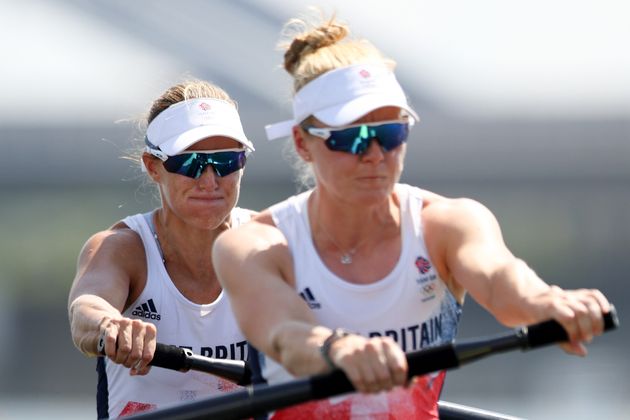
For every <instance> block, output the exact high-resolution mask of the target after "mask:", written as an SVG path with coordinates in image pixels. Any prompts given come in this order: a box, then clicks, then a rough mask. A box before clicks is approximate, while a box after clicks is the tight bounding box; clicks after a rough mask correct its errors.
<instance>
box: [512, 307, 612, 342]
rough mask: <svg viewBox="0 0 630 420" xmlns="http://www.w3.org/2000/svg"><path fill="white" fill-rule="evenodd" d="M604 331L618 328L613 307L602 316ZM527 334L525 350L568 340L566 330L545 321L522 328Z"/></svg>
mask: <svg viewBox="0 0 630 420" xmlns="http://www.w3.org/2000/svg"><path fill="white" fill-rule="evenodd" d="M603 318H604V331H610V330H614V329H616V328H617V327H619V318H618V316H617V310H616V309H615V307H614V306H613V305H611V306H610V312H608V313H605V314H604V315H603ZM524 328H525V330H526V334H527V348H530V349H535V348H538V347H542V346H546V345H548V344H552V343H558V342H564V341H567V340H568V339H569V336H568V334H567V332H566V330H565V329H564V328H563V327H562V325H560V324H559V323H558V322H556V321H545V322H541V323H540V324H535V325H531V326H529V327H524Z"/></svg>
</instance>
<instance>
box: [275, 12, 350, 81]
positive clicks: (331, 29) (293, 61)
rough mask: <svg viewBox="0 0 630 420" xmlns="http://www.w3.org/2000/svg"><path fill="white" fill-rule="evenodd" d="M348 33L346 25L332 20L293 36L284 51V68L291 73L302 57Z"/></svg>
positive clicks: (338, 39) (340, 38) (333, 42)
mask: <svg viewBox="0 0 630 420" xmlns="http://www.w3.org/2000/svg"><path fill="white" fill-rule="evenodd" d="M348 33H349V30H348V27H347V26H345V25H341V24H339V23H337V22H334V21H332V20H331V21H329V22H327V23H326V24H324V25H322V26H319V27H317V28H315V29H313V30H312V31H310V32H306V33H304V34H302V35H300V36H297V37H295V39H294V40H293V42H291V44H290V46H289V48H288V49H287V51H286V52H285V53H284V68H285V69H286V71H287V72H289V73H290V74H291V75H293V74H294V71H295V69H296V68H297V66H298V64H299V63H300V61H301V60H302V58H303V57H305V56H307V55H309V54H312V53H314V52H315V51H317V50H319V49H320V48H325V47H327V46H329V45H333V44H335V43H337V42H338V41H340V40H342V39H344V38H345V37H346V36H347V35H348Z"/></svg>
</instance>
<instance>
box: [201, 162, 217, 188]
mask: <svg viewBox="0 0 630 420" xmlns="http://www.w3.org/2000/svg"><path fill="white" fill-rule="evenodd" d="M217 177H218V175H217V173H216V172H215V171H214V168H213V167H212V165H208V166H206V167H205V168H204V169H203V172H202V173H201V176H200V177H199V178H197V185H199V188H201V189H202V190H206V191H212V190H215V189H217V187H218V185H219V183H218V180H217Z"/></svg>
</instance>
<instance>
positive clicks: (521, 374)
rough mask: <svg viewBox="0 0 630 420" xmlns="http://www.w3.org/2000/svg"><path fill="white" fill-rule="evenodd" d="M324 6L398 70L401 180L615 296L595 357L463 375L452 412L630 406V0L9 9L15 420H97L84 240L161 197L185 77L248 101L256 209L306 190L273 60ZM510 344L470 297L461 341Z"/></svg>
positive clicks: (544, 353) (3, 354)
mask: <svg viewBox="0 0 630 420" xmlns="http://www.w3.org/2000/svg"><path fill="white" fill-rule="evenodd" d="M307 5H319V6H321V7H322V9H323V10H324V11H325V12H327V13H331V12H334V11H336V12H337V14H338V17H339V18H340V19H342V20H345V21H346V22H348V23H349V24H350V25H351V28H352V29H353V30H354V34H355V35H358V36H362V37H366V38H368V39H370V40H372V42H373V43H374V44H376V45H377V46H378V47H379V48H381V49H382V50H383V51H384V52H385V53H386V54H387V55H388V56H390V57H391V58H393V59H394V60H396V61H397V62H398V67H397V75H398V78H399V80H400V81H401V83H402V85H403V86H404V87H405V88H406V91H407V92H408V94H409V97H410V100H411V103H412V104H413V106H414V107H415V109H416V110H417V111H418V113H419V114H420V115H421V118H422V123H421V124H420V125H418V126H416V128H415V129H414V130H413V132H412V136H411V138H410V141H409V147H408V155H407V160H406V168H405V174H404V177H403V181H404V182H408V183H411V184H415V185H419V186H422V187H425V188H427V189H431V190H433V191H435V192H438V193H441V194H444V195H447V196H453V197H455V196H467V197H472V198H474V199H477V200H480V201H481V202H483V203H485V204H486V205H487V206H488V207H489V208H490V209H491V210H492V211H493V212H494V213H495V215H496V216H497V218H498V219H499V222H500V223H501V224H502V227H503V233H504V236H505V239H506V242H507V243H508V245H509V246H510V248H511V249H512V250H513V251H514V253H516V254H517V255H519V256H521V257H522V258H524V259H525V260H526V261H527V262H528V263H529V264H530V265H531V266H532V267H533V268H534V269H535V270H536V271H537V272H538V273H539V274H540V276H542V277H543V278H544V279H546V280H547V281H548V282H549V283H553V284H558V285H560V286H561V287H565V288H580V287H589V288H599V289H601V290H602V291H603V292H604V293H605V294H606V295H607V296H608V297H609V298H610V299H611V301H612V302H614V303H615V304H616V306H617V309H618V312H619V316H620V318H621V321H622V328H621V329H620V330H618V331H616V332H613V333H610V334H607V335H605V336H603V337H600V338H598V339H597V340H595V341H594V342H593V343H592V344H591V345H590V347H589V348H590V354H589V356H588V357H587V358H585V359H579V358H576V357H569V356H566V355H565V354H564V353H563V352H562V351H561V350H560V349H558V348H557V347H551V348H546V349H542V350H536V351H532V352H527V353H520V352H515V353H507V354H503V355H497V356H493V357H491V358H488V359H485V360H482V361H479V362H476V363H474V364H471V365H469V366H465V367H462V368H460V369H459V370H455V371H452V372H451V373H450V374H449V375H447V381H446V386H445V389H444V392H443V395H442V398H443V399H444V400H447V401H450V402H455V403H460V404H469V405H473V406H476V407H482V408H485V409H490V410H496V411H502V412H505V413H508V414H511V415H515V416H521V417H526V418H532V419H559V418H566V419H592V418H610V419H613V418H623V417H624V416H625V415H626V413H627V412H628V411H629V410H630V402H628V395H630V380H629V379H628V378H630V362H629V361H628V356H627V354H628V350H627V348H628V345H629V344H630V339H629V335H628V333H627V332H626V330H625V328H624V326H625V325H624V321H627V318H628V316H630V315H628V314H629V312H630V305H629V304H628V302H630V292H628V287H627V286H626V284H625V282H626V281H627V280H628V273H629V272H630V258H629V257H628V255H627V254H628V250H629V249H630V211H629V209H630V164H629V162H630V49H629V48H628V43H629V42H630V26H629V25H628V22H629V21H630V5H629V4H628V3H627V2H625V1H622V0H618V1H614V0H599V1H575V0H572V1H569V0H556V1H553V2H549V1H543V0H531V1H528V2H516V1H505V0H479V1H475V2H468V1H465V0H451V1H446V2H432V1H418V0H390V1H387V2H382V1H369V0H345V1H343V2H342V1H339V2H331V1H319V0H312V1H309V2H307V1H302V0H299V1H296V0H292V1H288V0H287V1H279V0H256V1H254V0H231V1H212V2H210V1H202V0H196V1H193V0H182V1H178V2H175V1H167V0H153V1H150V2H149V1H133V2H130V1H126V0H108V1H101V0H48V1H44V0H20V1H17V0H14V1H12V0H0V34H1V36H0V52H1V54H2V64H1V65H0V147H1V149H0V197H2V198H1V200H0V419H22V418H25V419H26V418H28V419H30V418H47V419H50V418H60V419H62V418H63V419H68V418H77V419H82V418H86V419H89V418H95V414H96V411H95V398H94V395H95V386H96V375H95V371H94V368H95V361H94V360H91V359H87V358H84V357H83V356H82V355H81V354H80V353H79V352H78V351H77V350H75V349H74V347H73V345H72V342H71V339H70V334H69V328H68V322H67V314H66V299H67V294H68V291H69V288H70V285H71V282H72V278H73V275H74V268H75V262H76V257H77V254H78V252H79V250H80V248H81V246H82V245H83V243H84V242H85V240H86V239H87V238H88V237H89V236H90V235H91V234H92V233H94V232H96V231H98V230H102V229H104V228H106V227H108V226H109V225H111V224H112V223H114V222H116V221H117V220H119V219H121V218H122V217H124V216H126V215H128V214H133V213H136V212H139V211H147V210H149V209H151V208H153V207H154V206H155V205H156V204H157V201H156V197H155V194H154V191H153V190H152V189H151V188H150V187H149V186H147V185H146V184H144V183H143V178H142V175H141V174H140V173H139V171H138V169H137V168H136V167H134V165H133V164H131V163H130V162H129V161H127V160H125V159H122V157H123V156H124V155H125V154H126V152H127V150H128V148H129V146H130V144H131V141H132V139H134V138H139V137H142V133H139V132H138V130H137V129H136V125H135V123H134V119H137V118H139V117H140V116H142V114H143V113H144V112H145V111H146V110H147V109H148V107H149V105H150V103H151V101H152V100H153V99H154V98H155V97H157V96H158V95H159V94H161V92H162V91H163V90H164V89H166V88H167V87H168V86H169V85H171V84H173V83H175V82H177V81H181V80H182V79H183V78H185V77H187V76H195V77H199V78H204V79H208V80H210V81H213V82H215V83H217V84H219V85H220V86H222V87H223V88H225V89H226V90H227V91H228V92H229V93H230V94H231V95H232V96H233V97H234V98H235V99H237V100H238V102H239V106H240V113H241V118H242V120H243V123H244V126H245V131H246V132H247V133H248V135H249V136H250V138H252V139H253V140H254V142H255V144H256V148H257V151H256V152H255V154H254V155H253V156H252V158H251V159H250V161H249V163H248V167H247V170H246V173H245V177H244V180H243V191H242V195H241V200H240V205H242V206H244V207H251V208H255V209H262V208H264V207H266V206H268V205H269V204H271V203H273V202H276V201H279V200H280V199H282V198H284V197H285V196H287V195H289V194H292V193H294V192H295V191H296V187H295V184H294V182H293V177H292V171H291V169H290V166H289V164H288V163H287V162H286V161H285V160H283V158H282V157H281V155H282V148H283V142H282V141H279V142H271V143H270V142H267V141H266V139H265V137H264V129H263V127H264V125H265V124H268V123H271V122H276V121H280V120H284V119H287V118H288V117H290V106H289V104H290V102H289V99H290V79H289V77H288V76H287V75H286V74H285V73H284V71H283V70H282V69H281V67H280V64H281V62H282V53H281V52H280V51H278V50H277V49H276V44H277V42H278V40H279V36H280V30H281V27H282V25H283V23H284V22H285V21H286V20H287V19H288V18H289V17H292V16H296V15H298V14H300V13H304V12H306V11H307V9H306V6H307ZM501 331H504V328H503V327H501V326H500V325H499V324H497V323H496V322H495V321H494V319H493V318H491V317H489V316H488V315H487V314H486V313H485V312H484V311H483V310H482V309H480V308H479V307H478V306H477V305H476V304H475V303H474V301H472V300H468V301H467V302H466V305H465V308H464V318H463V323H462V327H461V330H460V333H459V338H460V339H464V338H471V337H475V336H480V335H489V334H494V333H497V332H501Z"/></svg>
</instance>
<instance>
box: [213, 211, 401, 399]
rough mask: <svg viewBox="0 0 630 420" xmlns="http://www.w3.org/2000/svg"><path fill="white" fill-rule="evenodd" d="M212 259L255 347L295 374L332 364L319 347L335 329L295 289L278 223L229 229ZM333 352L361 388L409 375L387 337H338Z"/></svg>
mask: <svg viewBox="0 0 630 420" xmlns="http://www.w3.org/2000/svg"><path fill="white" fill-rule="evenodd" d="M213 262H214V265H215V269H216V271H217V274H218V276H219V279H220V281H221V283H222V285H223V287H224V289H225V290H226V291H227V293H228V294H229V295H230V301H231V302H232V308H233V310H234V312H235V315H236V317H237V319H238V321H239V325H240V327H241V329H242V331H243V333H244V334H245V336H246V337H247V338H248V340H249V341H250V342H251V343H252V344H253V345H254V346H255V347H256V348H258V349H259V350H261V351H262V352H264V353H265V354H267V355H268V356H269V357H271V358H273V359H274V360H276V361H278V362H279V363H281V364H282V365H283V366H284V367H285V369H287V371H289V372H290V373H291V374H293V375H296V376H303V375H311V374H315V373H321V372H324V371H326V370H328V369H329V367H328V365H327V364H326V362H325V360H324V358H323V357H322V354H321V352H320V347H321V345H322V344H323V343H324V341H325V339H326V338H327V337H328V336H329V335H330V334H331V333H332V331H331V330H330V329H329V328H327V327H324V326H319V325H317V321H316V319H315V317H314V316H313V314H312V312H311V310H310V309H309V308H308V306H307V305H306V303H305V302H304V301H303V300H302V299H301V298H300V297H299V295H298V294H297V292H296V291H295V290H294V288H293V274H292V270H293V265H292V260H291V256H290V253H289V250H288V247H287V244H286V242H285V239H284V236H283V235H282V234H281V233H280V231H279V230H278V229H276V228H275V227H273V226H270V225H268V224H263V223H258V222H253V223H249V224H248V225H246V226H243V227H241V228H238V229H235V230H232V231H228V232H225V233H224V234H222V235H221V236H220V237H219V238H218V239H217V242H216V243H215V246H214V252H213ZM329 354H330V357H331V359H332V360H333V362H334V364H335V365H336V366H338V367H339V368H341V369H343V370H344V371H345V372H346V374H347V375H348V377H349V379H350V380H351V381H352V382H353V384H354V385H355V387H356V388H357V389H358V390H360V391H363V392H378V391H380V390H383V389H390V388H391V387H392V386H395V385H400V384H403V383H404V382H405V380H406V370H407V365H406V359H405V357H404V353H403V352H402V351H401V350H400V349H399V348H398V347H397V346H396V345H395V343H394V342H393V341H392V340H390V339H389V338H388V337H385V338H380V337H379V338H376V337H375V338H373V339H367V338H364V337H360V336H358V335H351V336H347V337H344V338H342V339H339V340H337V341H335V342H334V344H333V345H332V346H331V349H330V353H329Z"/></svg>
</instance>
